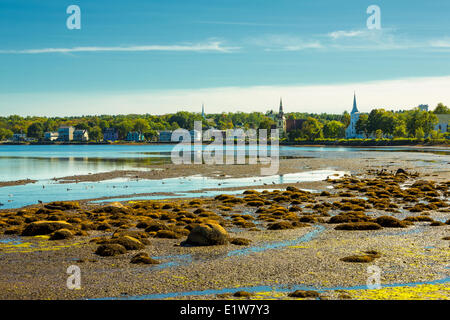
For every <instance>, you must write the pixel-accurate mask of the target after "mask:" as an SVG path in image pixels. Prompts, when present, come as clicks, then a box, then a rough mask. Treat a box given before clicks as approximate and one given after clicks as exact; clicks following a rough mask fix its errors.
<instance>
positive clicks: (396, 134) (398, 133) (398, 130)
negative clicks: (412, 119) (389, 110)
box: [394, 122, 408, 138]
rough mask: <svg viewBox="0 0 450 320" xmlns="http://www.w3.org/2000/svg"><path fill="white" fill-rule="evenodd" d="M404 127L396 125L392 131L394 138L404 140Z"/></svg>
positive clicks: (405, 133)
mask: <svg viewBox="0 0 450 320" xmlns="http://www.w3.org/2000/svg"><path fill="white" fill-rule="evenodd" d="M407 135H408V134H407V132H406V125H405V124H404V123H403V122H402V123H400V124H398V125H397V126H396V127H395V129H394V137H397V138H405V137H406V136H407Z"/></svg>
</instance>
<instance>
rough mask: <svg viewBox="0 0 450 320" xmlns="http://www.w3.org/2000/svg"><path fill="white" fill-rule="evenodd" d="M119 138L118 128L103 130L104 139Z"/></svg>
mask: <svg viewBox="0 0 450 320" xmlns="http://www.w3.org/2000/svg"><path fill="white" fill-rule="evenodd" d="M117 140H119V130H117V129H116V128H106V129H105V130H103V141H117Z"/></svg>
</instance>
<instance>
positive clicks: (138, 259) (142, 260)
mask: <svg viewBox="0 0 450 320" xmlns="http://www.w3.org/2000/svg"><path fill="white" fill-rule="evenodd" d="M130 262H131V263H135V264H138V263H139V264H159V261H158V260H155V259H152V258H150V257H149V256H148V254H147V253H146V252H139V253H138V254H137V255H135V256H134V257H133V258H131V260H130Z"/></svg>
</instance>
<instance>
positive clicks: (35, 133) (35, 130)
mask: <svg viewBox="0 0 450 320" xmlns="http://www.w3.org/2000/svg"><path fill="white" fill-rule="evenodd" d="M27 136H28V137H30V138H36V139H42V138H43V137H44V126H43V125H42V123H40V122H34V123H32V124H31V125H30V126H29V127H28V129H27Z"/></svg>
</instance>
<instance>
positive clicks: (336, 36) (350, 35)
mask: <svg viewBox="0 0 450 320" xmlns="http://www.w3.org/2000/svg"><path fill="white" fill-rule="evenodd" d="M363 34H364V31H362V30H354V31H345V30H339V31H333V32H330V33H329V34H328V36H329V37H330V38H333V39H339V38H353V37H357V36H360V35H363Z"/></svg>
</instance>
